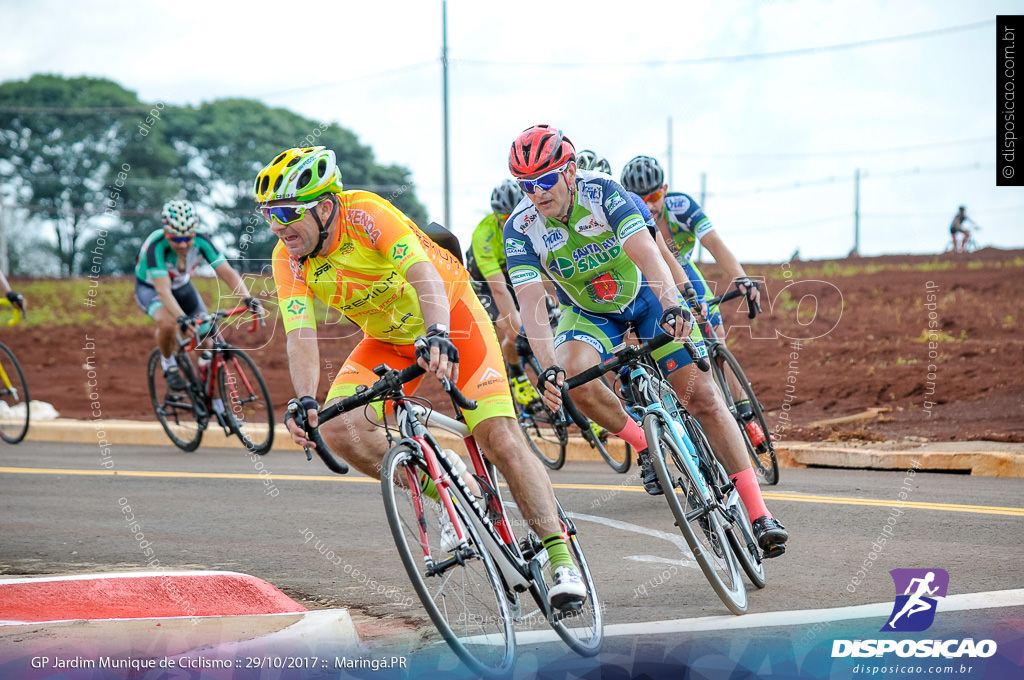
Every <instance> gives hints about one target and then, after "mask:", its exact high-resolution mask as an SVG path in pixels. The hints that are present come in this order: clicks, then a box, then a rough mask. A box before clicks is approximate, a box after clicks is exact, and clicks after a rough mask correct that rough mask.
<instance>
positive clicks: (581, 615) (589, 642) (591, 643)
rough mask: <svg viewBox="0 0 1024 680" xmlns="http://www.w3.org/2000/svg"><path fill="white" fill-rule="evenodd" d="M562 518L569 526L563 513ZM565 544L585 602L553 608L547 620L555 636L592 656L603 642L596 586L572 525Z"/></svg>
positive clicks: (580, 651) (600, 612) (580, 653)
mask: <svg viewBox="0 0 1024 680" xmlns="http://www.w3.org/2000/svg"><path fill="white" fill-rule="evenodd" d="M559 514H561V508H559ZM562 521H563V523H566V524H568V525H569V526H572V525H571V524H570V523H569V522H568V520H566V519H565V518H564V516H563V519H562ZM567 543H568V546H569V552H570V553H572V556H573V559H574V560H575V562H576V565H577V566H578V567H579V568H580V576H582V577H583V583H584V585H585V586H586V588H587V601H586V602H584V603H583V606H582V607H581V608H580V610H579V611H575V612H559V611H557V610H556V611H555V612H553V614H552V617H551V619H550V620H549V623H550V624H551V627H552V628H554V629H555V632H556V633H558V637H560V638H562V640H563V641H565V644H567V645H568V646H569V648H570V649H571V650H572V651H574V652H576V653H577V654H579V655H580V656H594V655H596V654H597V653H598V652H599V651H601V645H602V644H603V643H604V613H603V612H602V609H601V602H600V600H598V597H597V588H596V587H595V586H594V575H593V574H591V573H590V565H589V564H587V558H586V556H585V555H584V554H583V548H582V547H581V546H580V542H579V538H578V537H577V536H576V531H575V528H573V529H572V530H571V531H570V532H569V540H568V542H567ZM545 571H546V569H545ZM535 597H536V595H535Z"/></svg>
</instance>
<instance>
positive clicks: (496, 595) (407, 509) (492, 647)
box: [381, 444, 516, 675]
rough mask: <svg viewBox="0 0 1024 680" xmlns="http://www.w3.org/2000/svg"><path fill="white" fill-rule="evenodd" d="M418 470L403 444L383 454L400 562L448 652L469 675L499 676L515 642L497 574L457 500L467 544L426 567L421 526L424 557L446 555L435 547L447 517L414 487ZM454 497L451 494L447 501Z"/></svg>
mask: <svg viewBox="0 0 1024 680" xmlns="http://www.w3.org/2000/svg"><path fill="white" fill-rule="evenodd" d="M420 472H423V473H426V466H425V463H424V462H423V460H422V458H420V455H419V454H418V453H417V452H416V451H414V450H413V449H412V448H411V447H410V446H409V445H407V444H398V445H397V446H394V447H393V448H392V449H391V450H390V451H388V453H387V455H386V456H385V457H384V464H383V467H382V468H381V491H382V493H383V496H384V510H385V514H386V515H387V518H388V524H389V526H390V527H391V533H392V536H393V537H394V539H395V547H396V548H397V549H398V553H399V555H400V556H401V558H402V564H403V565H404V566H405V571H406V573H407V574H408V576H409V580H410V581H411V582H412V585H413V588H414V589H415V590H416V594H417V595H418V596H419V598H420V601H421V602H422V604H423V607H424V609H426V611H427V615H428V616H429V617H430V619H431V621H433V622H434V625H435V626H436V627H437V630H438V632H439V633H440V634H441V636H442V637H443V638H444V639H445V641H446V642H447V643H448V646H449V647H451V649H452V651H454V652H455V653H456V654H457V655H458V657H459V658H460V659H462V661H463V662H464V663H465V664H466V665H467V666H468V667H469V668H470V669H471V670H472V671H474V672H476V673H480V674H482V675H506V674H508V673H510V672H511V671H512V666H513V663H514V661H515V652H516V641H515V631H514V629H513V625H512V617H511V614H510V612H509V604H508V600H507V599H506V596H505V586H504V585H503V581H502V577H501V575H500V573H499V572H498V570H497V567H496V566H495V565H494V561H493V559H492V557H491V555H490V554H489V553H488V552H487V550H486V549H484V548H483V544H482V542H481V540H480V537H479V535H478V534H477V531H476V529H475V528H474V527H473V523H472V522H471V521H470V520H469V518H468V517H467V515H466V513H467V512H469V510H468V506H464V504H462V503H459V502H457V501H456V502H455V511H456V515H457V520H458V521H459V522H460V524H461V525H462V530H463V535H464V536H465V537H466V540H467V543H468V548H467V549H466V552H465V553H464V554H462V555H461V559H459V560H458V561H456V562H454V563H453V564H452V565H451V566H450V567H449V568H448V569H447V570H446V571H444V572H443V573H441V574H434V575H430V574H429V573H428V572H427V567H426V564H425V561H424V553H423V543H422V539H421V531H423V532H426V536H427V548H428V550H429V552H430V555H431V556H432V557H434V558H436V559H438V560H441V559H444V558H447V553H445V552H443V551H442V548H441V547H440V540H441V539H440V536H441V529H440V520H441V518H442V517H444V518H448V515H447V513H446V512H445V510H444V507H443V506H442V505H441V504H440V503H437V502H435V501H432V500H430V499H429V498H427V497H426V496H424V495H423V494H422V493H421V492H420V491H419V485H418V480H419V479H420ZM410 479H411V480H413V484H412V485H410V484H409V480H410ZM396 480H400V481H399V482H398V483H396ZM457 495H458V494H457V492H456V493H455V494H453V501H455V499H456V497H457ZM417 505H419V507H417ZM464 507H465V508H466V509H464ZM442 556H443V557H442ZM492 597H493V600H494V601H493V603H492V602H491V601H490V600H491V598H492ZM470 609H472V611H470Z"/></svg>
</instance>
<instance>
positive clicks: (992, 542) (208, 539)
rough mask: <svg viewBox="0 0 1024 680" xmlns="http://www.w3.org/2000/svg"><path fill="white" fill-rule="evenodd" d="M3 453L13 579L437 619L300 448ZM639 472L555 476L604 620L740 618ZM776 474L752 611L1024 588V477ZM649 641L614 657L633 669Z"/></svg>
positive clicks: (369, 504) (4, 565) (371, 529)
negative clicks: (245, 583) (244, 593)
mask: <svg viewBox="0 0 1024 680" xmlns="http://www.w3.org/2000/svg"><path fill="white" fill-rule="evenodd" d="M0 456H2V458H0V508H2V512H0V518H2V519H0V572H2V573H3V574H6V575H14V574H25V575H35V574H55V573H96V572H108V571H124V570H131V569H139V568H153V567H159V568H172V569H217V570H233V571H239V572H244V573H247V574H251V575H254V576H257V577H259V578H262V579H264V580H266V581H268V582H270V583H272V584H274V585H276V586H277V587H279V588H281V589H282V590H283V591H285V592H286V593H288V594H289V595H290V596H292V597H293V598H295V599H297V600H299V601H301V602H303V603H304V604H306V606H308V607H311V608H312V607H348V608H351V609H352V610H353V611H354V612H356V614H357V616H358V620H360V621H371V620H376V621H379V622H382V626H380V627H378V628H375V629H374V628H372V627H368V628H367V629H366V630H367V631H368V632H367V634H368V635H369V636H371V637H372V636H373V635H375V634H380V631H381V630H390V631H395V630H404V631H406V632H407V633H409V634H414V631H415V629H416V628H417V622H418V621H420V620H422V619H423V618H424V617H423V614H422V610H421V609H420V606H419V604H418V602H415V601H414V600H415V596H414V594H413V592H412V589H411V588H410V587H409V586H408V581H407V579H406V576H405V574H404V571H403V570H402V567H401V564H400V563H399V561H398V559H397V553H396V552H395V549H394V546H393V543H392V540H391V536H390V532H389V529H388V526H387V522H386V520H385V518H384V515H383V512H382V507H381V502H380V489H379V485H378V484H377V483H376V482H375V481H374V480H369V479H367V478H365V477H361V476H360V475H358V474H352V475H349V476H346V477H339V476H336V475H333V474H331V473H330V472H328V471H327V470H326V469H325V468H324V467H323V466H322V465H321V464H320V463H319V461H318V460H317V459H315V458H314V461H313V462H307V461H306V460H305V457H304V456H303V455H302V454H301V453H300V452H273V453H271V454H269V455H267V456H265V457H262V458H259V459H255V460H254V459H253V458H252V457H250V456H249V455H248V454H247V453H246V452H244V451H243V450H242V449H240V448H239V449H206V450H200V451H197V452H195V453H182V452H180V451H177V450H176V449H173V448H170V447H166V448H165V447H137V448H133V447H114V448H113V449H112V455H111V456H110V457H108V458H106V459H102V458H101V457H100V452H99V450H98V449H97V448H96V447H90V446H86V445H81V444H48V443H47V444H43V443H22V444H20V445H18V446H6V445H5V446H3V447H2V448H0ZM101 463H104V464H105V465H101ZM635 474H636V473H635V471H634V470H631V471H630V473H628V474H627V475H617V474H615V473H614V472H612V471H611V470H610V469H608V468H607V467H604V466H603V464H599V463H580V462H570V463H568V464H567V466H566V467H565V468H564V469H563V470H560V471H557V472H553V473H551V479H552V481H553V483H554V484H555V488H556V494H557V495H558V497H559V499H560V501H561V502H562V504H563V507H564V508H565V509H566V510H567V511H569V512H571V513H573V516H574V517H575V518H576V522H577V526H578V528H579V530H580V536H581V539H582V541H583V543H584V547H585V550H586V554H587V557H588V559H589V562H590V564H591V567H592V569H593V571H594V575H595V577H596V580H597V583H598V586H599V592H600V596H601V598H602V600H603V603H604V605H605V613H606V624H607V625H609V626H613V625H616V624H632V623H642V622H653V621H662V620H676V619H692V618H696V617H709V616H727V615H728V611H727V610H726V609H725V607H724V605H722V604H721V603H720V602H719V600H718V599H717V596H716V595H715V594H714V592H713V591H712V590H711V588H710V586H709V585H708V584H707V582H706V581H705V579H704V577H703V575H702V574H701V572H700V571H699V570H698V569H697V568H696V567H695V566H693V562H692V558H689V557H688V556H687V555H686V554H685V553H683V552H682V551H681V550H680V547H679V541H678V540H677V530H676V529H675V528H674V527H673V525H672V520H671V519H670V514H669V510H668V507H667V505H666V503H665V501H664V500H663V499H661V498H653V497H649V496H647V495H646V494H645V493H644V492H643V491H642V489H641V488H640V486H639V482H638V479H637V477H636V476H635ZM781 477H782V482H781V484H780V485H779V486H775V487H766V488H764V489H763V491H764V492H765V496H766V500H767V503H768V506H769V508H770V509H771V510H772V512H773V513H774V514H775V515H776V516H777V517H779V518H780V519H781V521H782V522H784V524H785V525H786V527H787V528H788V530H789V532H790V534H791V537H792V538H791V541H790V547H789V550H788V552H787V553H786V554H785V555H784V556H782V557H780V558H778V559H775V560H771V561H769V562H768V563H767V571H768V586H767V587H766V588H765V589H763V590H759V591H755V590H753V589H752V588H751V594H750V608H749V612H750V613H763V612H784V611H792V610H805V609H819V608H835V607H844V606H850V605H861V604H868V603H884V602H887V601H888V602H892V600H893V596H894V585H893V581H892V579H891V578H890V576H889V574H888V573H887V572H888V571H889V570H890V569H896V568H918V567H933V568H941V569H945V570H946V571H948V572H949V575H950V582H949V594H951V595H952V594H963V593H979V592H984V591H995V590H1006V589H1013V588H1020V587H1024V573H1022V571H1021V568H1020V565H1021V564H1022V563H1024V545H1022V543H1021V541H1020V537H1021V535H1022V534H1021V530H1020V526H1021V520H1022V516H1024V502H1022V497H1021V493H1020V488H1021V485H1020V480H1016V479H1000V478H982V477H970V476H964V475H948V474H932V473H916V474H914V475H913V476H908V474H907V472H872V471H860V470H838V469H805V470H795V469H783V470H782V475H781ZM901 492H902V493H903V494H904V497H903V498H902V499H901V498H900V494H901ZM125 507H129V508H130V510H131V514H132V515H133V517H134V518H135V520H136V521H137V522H138V523H139V524H140V525H141V526H140V527H137V529H138V531H137V532H133V531H132V530H130V529H129V523H128V522H126V511H125ZM883 538H884V539H885V541H884V545H882V544H881V542H880V540H879V539H883ZM873 545H874V546H875V547H873ZM318 546H319V547H320V548H321V549H324V550H326V549H330V550H331V551H333V553H334V554H335V555H337V558H336V559H335V560H334V561H333V562H332V561H330V560H329V559H328V558H327V557H325V556H324V555H322V554H321V552H320V550H318V549H317V548H318ZM146 548H150V549H151V550H152V557H150V558H147V557H146V556H145V555H144V553H143V551H144V550H145V549H146ZM153 560H158V562H154V561H153ZM147 561H148V562H149V564H148V565H147ZM339 563H340V566H338V564H339ZM865 564H866V565H867V566H866V567H865V566H864V565H865ZM858 570H860V571H861V573H860V574H859V575H858ZM389 590H390V591H391V593H392V595H391V597H385V596H383V595H382V594H381V591H385V592H386V591H389ZM410 600H413V602H412V604H409V601H410ZM1019 614H1020V609H1018V610H1017V618H1018V619H1019V618H1020V616H1019ZM964 616H965V617H967V618H965V619H963V620H969V616H968V615H966V614H965V615H964ZM736 620H737V621H739V620H740V619H736ZM882 623H884V621H883V622H882ZM374 630H376V633H375V632H374ZM876 630H877V628H876ZM637 644H639V643H638V642H637V640H636V639H631V640H628V641H625V640H619V641H612V642H611V643H610V644H609V645H608V646H607V648H608V650H609V653H615V652H616V651H618V652H622V653H633V654H634V655H635V653H636V645H637ZM630 650H632V652H630Z"/></svg>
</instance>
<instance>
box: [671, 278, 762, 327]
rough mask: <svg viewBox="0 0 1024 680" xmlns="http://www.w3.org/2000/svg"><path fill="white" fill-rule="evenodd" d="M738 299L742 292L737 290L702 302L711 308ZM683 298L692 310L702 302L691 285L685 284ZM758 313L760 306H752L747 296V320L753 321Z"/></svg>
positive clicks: (751, 301)
mask: <svg viewBox="0 0 1024 680" xmlns="http://www.w3.org/2000/svg"><path fill="white" fill-rule="evenodd" d="M738 297H744V294H743V291H741V290H740V289H739V288H737V289H735V290H730V291H729V292H728V293H722V294H721V295H717V296H715V297H713V298H711V299H710V300H706V301H703V302H705V303H706V304H707V306H708V307H713V306H715V305H719V304H722V303H723V302H728V301H729V300H735V299H736V298H738ZM683 298H684V299H685V300H686V304H688V305H690V307H691V308H693V309H700V303H701V302H702V301H701V300H700V299H699V298H698V297H697V291H696V290H694V288H693V284H691V283H689V282H687V284H686V286H685V288H684V290H683ZM760 311H761V306H760V305H754V301H753V300H751V299H750V297H749V296H748V297H747V318H748V319H753V318H754V317H756V316H757V313H758V312H760Z"/></svg>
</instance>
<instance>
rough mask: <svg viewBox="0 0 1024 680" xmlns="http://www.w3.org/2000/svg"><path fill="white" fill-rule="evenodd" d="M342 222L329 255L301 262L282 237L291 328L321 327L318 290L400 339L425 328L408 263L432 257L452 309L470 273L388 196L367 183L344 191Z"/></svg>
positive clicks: (285, 311) (278, 259) (281, 294)
mask: <svg viewBox="0 0 1024 680" xmlns="http://www.w3.org/2000/svg"><path fill="white" fill-rule="evenodd" d="M338 199H339V203H340V206H339V209H338V217H337V222H336V224H337V227H338V228H337V229H336V230H335V233H334V236H333V239H332V240H331V242H330V244H329V246H328V248H327V253H328V254H327V255H326V257H310V258H307V260H306V262H305V263H302V264H300V263H299V261H298V260H297V259H295V258H292V257H291V256H289V254H288V251H287V250H286V249H285V247H284V245H283V244H281V243H278V244H277V247H276V248H275V249H274V256H273V261H274V283H275V284H276V285H277V296H278V300H279V302H280V305H281V314H282V317H283V320H284V328H285V331H287V332H290V331H292V330H295V329H297V328H316V319H314V318H313V298H314V296H315V297H316V298H318V299H319V300H321V301H323V302H324V303H325V304H327V305H328V306H330V307H334V308H335V309H337V310H339V311H340V312H341V313H343V314H344V315H345V316H346V317H348V318H349V319H351V320H352V321H353V322H355V323H356V324H358V325H359V327H360V328H362V329H363V332H364V333H365V334H366V335H367V336H368V337H371V338H376V339H378V340H382V341H384V342H387V343H391V344H395V345H405V344H411V343H412V342H414V341H415V339H416V338H417V337H418V336H420V335H423V334H424V333H425V332H426V329H425V328H424V325H423V314H422V312H421V310H420V301H419V298H418V297H417V295H416V290H415V289H414V288H413V286H412V284H411V283H409V280H408V272H409V268H410V267H411V266H412V265H414V264H416V263H417V262H430V263H432V264H433V265H434V268H435V269H437V272H438V274H440V276H441V278H442V279H443V280H444V283H445V292H446V293H447V297H448V303H449V309H451V308H452V307H454V305H455V302H456V301H457V300H459V299H460V298H462V296H463V295H464V294H465V293H466V291H467V290H468V289H469V274H468V273H467V272H466V270H465V268H464V267H463V266H462V264H461V263H460V262H459V261H458V260H457V259H456V258H455V256H454V255H452V254H451V253H449V252H448V251H447V250H445V249H444V248H441V247H440V246H438V245H437V244H435V243H434V242H433V241H431V240H430V238H428V237H427V236H426V235H425V234H424V233H423V232H422V231H420V229H419V227H417V226H416V224H415V223H413V222H412V221H411V220H410V219H409V218H408V217H406V216H405V215H404V214H402V212H401V211H400V210H398V209H397V208H395V207H394V206H392V205H391V204H390V203H389V202H388V201H387V200H386V199H384V198H381V197H380V196H377V195H376V194H372V193H369V192H366V191H346V192H343V193H341V194H338Z"/></svg>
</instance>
